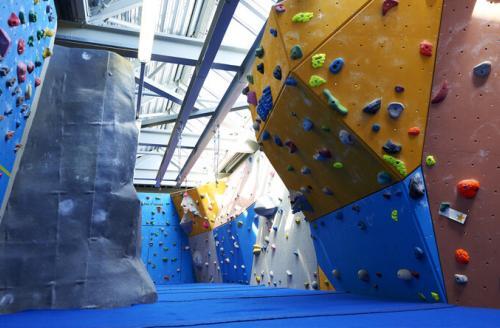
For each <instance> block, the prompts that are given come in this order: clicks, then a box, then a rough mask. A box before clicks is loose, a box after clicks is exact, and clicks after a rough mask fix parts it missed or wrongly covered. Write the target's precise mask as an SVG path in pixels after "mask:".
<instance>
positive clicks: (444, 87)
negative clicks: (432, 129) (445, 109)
mask: <svg viewBox="0 0 500 328" xmlns="http://www.w3.org/2000/svg"><path fill="white" fill-rule="evenodd" d="M448 91H449V87H448V81H447V80H444V81H443V83H441V86H440V87H439V91H438V92H437V93H436V94H435V95H434V96H433V97H432V99H431V104H438V103H440V102H442V101H443V100H444V99H445V98H446V96H447V95H448Z"/></svg>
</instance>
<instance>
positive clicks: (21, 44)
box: [17, 39, 26, 55]
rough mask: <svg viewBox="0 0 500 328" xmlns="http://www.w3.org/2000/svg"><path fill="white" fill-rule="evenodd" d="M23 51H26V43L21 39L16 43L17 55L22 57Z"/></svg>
mask: <svg viewBox="0 0 500 328" xmlns="http://www.w3.org/2000/svg"><path fill="white" fill-rule="evenodd" d="M24 49H26V42H24V40H23V39H19V41H17V53H18V54H19V55H22V54H23V53H24Z"/></svg>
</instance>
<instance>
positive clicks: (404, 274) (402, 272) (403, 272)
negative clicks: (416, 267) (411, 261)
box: [397, 269, 413, 281]
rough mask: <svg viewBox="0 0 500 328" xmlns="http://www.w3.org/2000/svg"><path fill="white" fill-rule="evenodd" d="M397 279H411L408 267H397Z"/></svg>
mask: <svg viewBox="0 0 500 328" xmlns="http://www.w3.org/2000/svg"><path fill="white" fill-rule="evenodd" d="M397 276H398V279H401V280H406V281H408V280H411V279H412V278H413V276H412V274H411V271H410V270H408V269H399V270H398V272H397Z"/></svg>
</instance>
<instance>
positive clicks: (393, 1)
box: [382, 0, 399, 16]
mask: <svg viewBox="0 0 500 328" xmlns="http://www.w3.org/2000/svg"><path fill="white" fill-rule="evenodd" d="M397 5H399V0H384V3H383V4H382V16H385V14H387V12H388V11H389V10H391V9H392V8H394V7H396V6H397Z"/></svg>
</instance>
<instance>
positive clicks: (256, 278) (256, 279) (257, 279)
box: [255, 276, 260, 284]
mask: <svg viewBox="0 0 500 328" xmlns="http://www.w3.org/2000/svg"><path fill="white" fill-rule="evenodd" d="M255 281H256V282H257V283H258V284H260V276H255Z"/></svg>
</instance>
